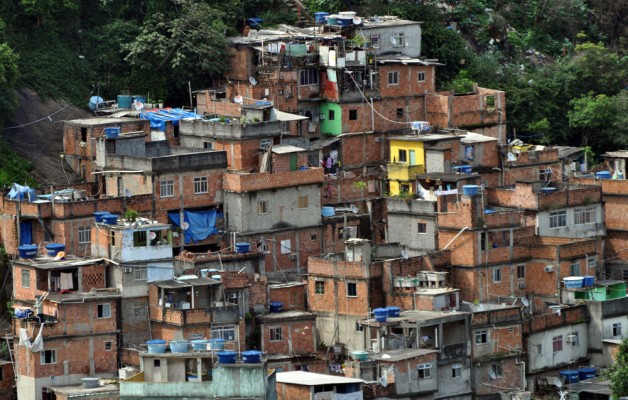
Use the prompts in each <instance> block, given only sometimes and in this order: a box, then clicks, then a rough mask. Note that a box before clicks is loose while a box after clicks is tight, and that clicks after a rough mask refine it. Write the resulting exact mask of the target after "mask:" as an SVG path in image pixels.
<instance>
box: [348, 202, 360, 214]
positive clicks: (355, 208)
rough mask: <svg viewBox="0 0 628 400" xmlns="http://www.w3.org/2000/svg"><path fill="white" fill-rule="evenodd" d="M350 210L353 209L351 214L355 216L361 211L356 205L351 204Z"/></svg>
mask: <svg viewBox="0 0 628 400" xmlns="http://www.w3.org/2000/svg"><path fill="white" fill-rule="evenodd" d="M349 208H350V209H351V212H352V213H354V214H357V213H358V211H359V210H358V208H357V207H356V206H355V205H353V204H351V207H349Z"/></svg>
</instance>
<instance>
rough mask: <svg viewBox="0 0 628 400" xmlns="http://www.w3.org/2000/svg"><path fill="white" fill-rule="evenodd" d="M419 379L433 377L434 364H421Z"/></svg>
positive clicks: (418, 366) (419, 366)
mask: <svg viewBox="0 0 628 400" xmlns="http://www.w3.org/2000/svg"><path fill="white" fill-rule="evenodd" d="M417 369H418V370H419V379H429V378H431V377H432V364H419V365H417Z"/></svg>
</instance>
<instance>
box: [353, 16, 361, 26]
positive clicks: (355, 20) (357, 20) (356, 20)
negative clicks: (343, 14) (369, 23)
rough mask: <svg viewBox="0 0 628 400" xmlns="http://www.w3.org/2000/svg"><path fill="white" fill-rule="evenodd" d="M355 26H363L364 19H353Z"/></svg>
mask: <svg viewBox="0 0 628 400" xmlns="http://www.w3.org/2000/svg"><path fill="white" fill-rule="evenodd" d="M353 25H362V18H360V17H353Z"/></svg>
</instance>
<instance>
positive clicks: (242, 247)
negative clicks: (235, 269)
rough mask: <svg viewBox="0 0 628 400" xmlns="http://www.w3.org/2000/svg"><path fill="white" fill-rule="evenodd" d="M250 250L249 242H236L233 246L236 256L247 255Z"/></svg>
mask: <svg viewBox="0 0 628 400" xmlns="http://www.w3.org/2000/svg"><path fill="white" fill-rule="evenodd" d="M250 249H251V243H249V242H238V243H236V244H235V252H236V253H238V254H244V253H248V252H249V250H250Z"/></svg>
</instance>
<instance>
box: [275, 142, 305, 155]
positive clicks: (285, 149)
mask: <svg viewBox="0 0 628 400" xmlns="http://www.w3.org/2000/svg"><path fill="white" fill-rule="evenodd" d="M301 151H306V150H305V149H303V148H301V147H296V146H290V145H288V144H280V145H277V146H273V147H272V152H273V153H275V154H288V153H298V152H301Z"/></svg>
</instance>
